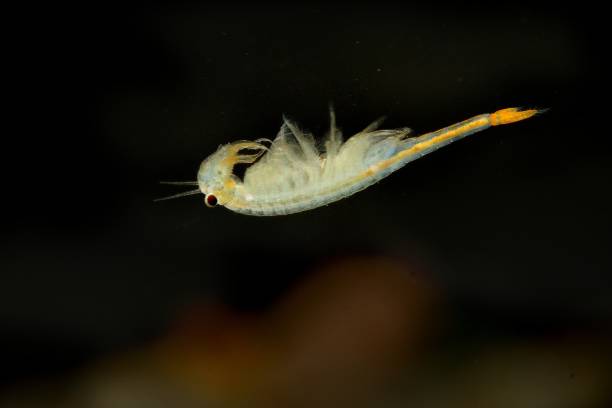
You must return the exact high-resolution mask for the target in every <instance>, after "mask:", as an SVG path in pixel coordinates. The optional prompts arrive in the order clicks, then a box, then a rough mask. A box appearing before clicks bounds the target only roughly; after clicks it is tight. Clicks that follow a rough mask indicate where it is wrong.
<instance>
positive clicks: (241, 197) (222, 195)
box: [173, 108, 538, 216]
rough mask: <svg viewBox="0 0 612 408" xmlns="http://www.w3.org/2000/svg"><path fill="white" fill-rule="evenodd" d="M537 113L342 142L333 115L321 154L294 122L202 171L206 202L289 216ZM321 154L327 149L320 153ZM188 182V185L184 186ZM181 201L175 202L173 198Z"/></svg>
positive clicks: (369, 131) (220, 153)
mask: <svg viewBox="0 0 612 408" xmlns="http://www.w3.org/2000/svg"><path fill="white" fill-rule="evenodd" d="M536 113H538V111H537V110H519V109H517V108H508V109H502V110H499V111H497V112H495V113H492V114H482V115H478V116H475V117H473V118H471V119H468V120H465V121H463V122H460V123H457V124H454V125H451V126H449V127H446V128H443V129H440V130H438V131H435V132H431V133H427V134H424V135H422V136H418V137H410V136H409V135H410V129H408V128H403V129H393V130H377V128H378V125H379V124H380V121H377V122H374V123H373V124H371V125H370V126H368V127H367V128H366V129H364V130H363V131H361V132H359V133H358V134H356V135H354V136H352V137H351V138H349V139H348V140H347V141H346V142H343V140H342V135H341V133H340V131H339V130H338V129H337V128H336V124H335V115H334V113H333V111H330V117H331V126H330V131H329V133H328V135H327V137H326V138H325V140H324V146H323V148H322V149H318V148H317V147H316V144H315V141H314V138H313V137H312V135H310V134H308V133H305V132H303V131H302V130H300V129H299V128H298V126H297V125H296V124H294V123H292V122H291V121H288V120H287V119H285V120H284V124H283V126H282V127H281V129H280V132H279V134H278V136H277V137H276V139H275V140H274V141H269V140H267V142H269V144H270V146H267V145H266V144H267V143H265V144H264V141H265V140H266V139H260V140H257V141H238V142H234V143H230V144H228V145H224V146H221V147H220V148H219V150H217V152H215V153H214V154H212V155H211V156H209V157H208V158H207V159H206V160H204V161H203V162H202V164H201V166H200V170H199V172H198V180H197V182H195V183H193V182H188V183H190V184H196V183H197V185H198V187H199V189H198V190H195V191H192V192H187V193H183V194H179V195H178V196H180V195H187V194H194V193H198V192H202V193H203V194H205V195H206V197H205V202H206V204H207V205H209V206H212V205H216V204H220V205H223V206H225V207H227V208H228V209H230V210H232V211H235V212H238V213H242V214H247V215H258V216H272V215H285V214H292V213H297V212H301V211H306V210H310V209H313V208H317V207H320V206H322V205H326V204H329V203H332V202H334V201H338V200H340V199H342V198H345V197H348V196H350V195H352V194H354V193H356V192H358V191H360V190H363V189H365V188H367V187H368V186H370V185H372V184H374V183H376V182H377V181H379V180H381V179H383V178H384V177H386V176H388V175H389V174H391V173H393V172H394V171H396V170H398V169H399V168H401V167H403V166H405V165H406V164H407V163H409V162H411V161H413V160H416V159H418V158H419V157H422V156H424V155H426V154H428V153H430V152H432V151H434V150H436V149H439V148H440V147H443V146H446V145H447V144H449V143H451V142H453V141H455V140H459V139H461V138H463V137H466V136H468V135H470V134H473V133H476V132H479V131H482V130H485V129H487V128H489V127H491V126H496V125H503V124H508V123H513V122H517V121H520V120H523V119H527V118H529V117H531V116H533V115H535V114H536ZM320 150H322V151H320ZM236 163H251V164H252V165H251V166H250V167H249V168H248V169H247V170H246V172H245V176H244V180H240V179H238V177H236V176H235V175H234V174H233V167H234V165H235V164H236ZM185 184H187V183H185ZM173 197H174V196H173Z"/></svg>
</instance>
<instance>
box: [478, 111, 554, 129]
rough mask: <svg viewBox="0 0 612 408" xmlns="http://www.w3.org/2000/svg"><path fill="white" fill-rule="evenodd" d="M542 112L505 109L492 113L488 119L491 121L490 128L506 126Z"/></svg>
mask: <svg viewBox="0 0 612 408" xmlns="http://www.w3.org/2000/svg"><path fill="white" fill-rule="evenodd" d="M542 112H544V110H539V109H527V110H520V108H507V109H501V110H498V111H497V112H495V113H492V114H491V115H490V117H489V120H490V121H491V126H497V125H506V124H508V123H513V122H518V121H520V120H523V119H527V118H530V117H532V116H533V115H535V114H537V113H542Z"/></svg>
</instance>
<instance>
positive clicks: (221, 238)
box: [0, 2, 612, 382]
mask: <svg viewBox="0 0 612 408" xmlns="http://www.w3.org/2000/svg"><path fill="white" fill-rule="evenodd" d="M581 9H584V8H581ZM600 23H601V20H600V18H599V17H598V13H597V12H596V10H593V9H589V10H587V11H582V12H577V11H576V10H575V8H574V7H571V8H570V7H569V6H568V7H563V6H556V7H554V8H551V7H544V6H537V5H519V4H514V3H512V4H502V5H495V4H486V5H485V4H482V5H479V6H474V7H458V6H448V5H435V6H434V5H431V6H428V7H415V6H408V5H401V4H393V3H371V4H334V5H324V4H299V5H290V4H259V5H248V4H242V3H220V4H216V5H207V4H197V3H182V2H168V4H165V3H155V4H148V5H129V6H126V5H109V4H106V3H98V4H96V3H93V4H88V5H86V6H74V5H70V6H68V5H64V6H61V7H60V6H54V8H53V9H48V10H36V11H31V12H30V13H26V17H24V18H23V20H22V21H20V24H19V25H20V30H18V31H16V33H15V36H14V40H15V41H14V44H15V45H17V47H16V48H17V49H18V51H19V57H18V58H17V62H18V66H21V67H22V68H20V69H21V70H22V72H21V74H24V75H23V77H22V76H19V77H17V76H16V77H15V78H7V81H9V82H12V85H16V86H17V87H18V88H19V89H20V92H19V97H17V98H16V99H15V100H14V101H13V105H16V106H17V107H23V108H24V109H23V116H19V117H18V121H19V130H18V131H15V133H14V135H13V136H10V137H9V135H7V137H6V140H7V142H8V143H9V144H10V145H11V147H12V144H13V143H15V144H16V147H17V149H14V150H13V149H9V147H8V145H5V146H7V147H6V149H5V150H4V153H5V154H4V158H3V164H4V165H5V166H6V171H5V174H4V175H5V178H6V179H7V182H6V189H5V191H4V193H3V197H4V200H3V201H4V204H5V206H6V211H5V217H4V218H5V220H4V222H3V224H4V228H3V230H4V232H3V233H2V260H1V269H2V272H1V274H0V353H1V355H2V361H3V370H2V376H3V377H4V378H3V382H13V381H14V380H16V379H24V378H25V379H27V378H31V377H37V376H39V375H41V374H43V375H54V374H56V373H62V372H64V370H66V369H67V368H71V367H75V366H78V365H80V364H84V363H87V362H88V361H90V360H92V359H94V358H96V357H98V356H100V355H101V354H104V353H108V352H111V351H116V350H119V351H120V350H124V349H126V348H129V347H132V346H134V345H138V344H141V343H143V342H146V341H148V340H150V339H151V338H155V337H156V336H157V335H158V334H159V333H161V332H163V331H164V330H165V328H166V326H167V325H168V322H170V321H172V320H173V318H174V317H175V316H176V315H177V314H178V313H179V311H180V310H181V309H182V308H183V307H185V306H186V305H188V304H190V303H191V302H194V301H197V300H199V299H202V298H205V299H208V298H210V299H215V300H216V301H217V302H221V303H223V304H226V305H228V306H229V307H230V308H233V309H235V310H237V311H241V312H248V313H255V314H256V313H259V312H261V311H263V310H265V309H266V308H268V307H269V306H270V305H272V304H274V302H275V300H276V299H278V298H279V296H282V294H283V293H285V292H286V291H287V290H288V288H290V287H292V286H293V285H296V284H299V282H300V279H302V278H303V277H304V275H305V274H307V273H308V271H309V270H310V268H311V267H312V266H313V265H316V264H318V263H320V262H323V261H324V260H325V259H329V258H331V257H335V256H343V255H351V254H363V253H370V254H380V253H383V254H397V253H399V254H405V253H410V254H411V255H413V256H417V257H423V258H427V259H428V262H429V263H430V264H432V265H434V268H433V269H434V270H435V271H436V272H435V273H436V274H437V275H436V279H437V281H438V282H439V283H440V285H442V286H443V287H445V289H446V293H447V296H448V299H449V302H450V303H451V304H452V305H453V308H454V310H456V311H457V315H458V316H461V317H460V318H458V320H457V321H458V322H464V323H465V325H466V327H470V328H471V329H470V330H472V331H471V332H470V333H472V334H473V333H480V332H486V333H492V332H494V333H498V332H501V333H506V332H510V333H522V334H525V335H530V334H534V333H535V334H537V333H550V332H556V331H563V330H567V329H568V328H579V329H586V330H592V331H595V332H601V333H605V332H609V329H610V325H609V322H610V317H611V315H612V301H611V296H610V295H611V294H612V289H611V287H610V285H611V282H612V278H611V276H610V273H611V268H610V267H611V257H610V254H609V250H610V243H611V239H610V238H611V236H610V235H611V234H610V204H611V201H612V200H611V196H610V177H611V176H612V171H611V162H610V152H609V147H610V142H609V140H610V134H609V125H608V122H609V117H610V115H609V114H608V113H607V112H606V110H607V109H608V107H609V101H607V100H606V98H607V93H606V92H605V91H604V89H603V88H604V85H605V84H606V82H607V78H606V72H604V69H603V67H602V65H601V64H602V61H603V58H604V56H605V54H606V52H605V51H604V48H603V47H604V44H603V42H602V39H603V36H602V34H603V31H604V29H605V27H604V26H602V25H601V24H600ZM17 78H19V79H17ZM22 78H23V79H22ZM330 101H331V102H333V103H334V105H335V106H336V110H337V116H338V122H339V125H340V126H341V127H342V128H343V130H344V131H345V133H346V134H352V133H355V132H356V131H358V130H360V129H361V128H362V127H364V126H365V125H367V124H368V123H369V122H370V121H372V120H373V119H375V118H377V117H378V116H380V115H383V114H384V115H388V120H387V122H386V123H385V126H388V127H402V126H411V127H412V128H413V129H415V131H416V133H422V132H426V131H430V130H435V129H437V128H440V127H443V126H446V125H449V124H452V123H454V122H458V121H460V120H463V119H466V118H468V117H471V116H473V115H476V114H480V113H485V112H492V111H494V110H497V109H499V108H504V107H509V106H524V107H532V106H535V107H549V108H551V109H550V111H548V112H547V113H546V114H544V115H541V116H538V117H536V118H533V119H530V120H528V121H525V122H521V123H518V124H516V125H512V126H507V127H501V128H495V129H491V130H488V131H487V132H485V133H482V134H477V135H475V136H473V137H471V138H469V139H467V140H464V141H461V142H459V143H456V144H453V145H451V146H449V147H447V148H445V149H443V150H441V151H438V152H436V153H434V154H432V155H429V156H427V157H425V158H423V159H421V160H419V161H417V162H414V163H412V164H410V165H409V166H408V167H406V168H404V169H402V170H401V171H400V172H398V173H396V174H393V175H392V176H390V177H389V178H387V179H385V180H384V181H382V182H381V183H379V184H377V185H376V186H373V187H371V188H369V189H368V190H366V191H364V192H361V193H359V194H358V195H356V196H354V197H351V198H349V199H346V200H343V201H340V202H338V203H335V204H333V205H330V206H328V207H324V208H320V209H317V210H314V211H310V212H306V213H302V214H297V215H293V216H287V217H278V218H256V217H246V216H241V215H237V214H234V213H231V212H230V211H227V210H225V209H223V208H218V209H214V210H210V209H207V208H206V207H205V206H204V204H203V202H202V198H201V197H197V198H195V197H190V198H185V199H181V200H176V201H168V202H163V203H153V202H152V200H153V199H154V198H157V197H160V196H164V195H168V194H172V193H174V192H175V190H174V189H170V188H167V187H166V186H159V185H158V184H157V182H158V181H159V180H168V179H169V180H193V179H195V173H196V171H197V167H198V165H199V162H200V161H201V160H202V159H204V158H205V157H206V156H207V155H208V154H210V153H211V152H213V151H214V150H215V149H216V147H217V146H218V145H219V144H222V143H227V142H230V141H233V140H237V139H256V138H260V137H272V136H274V135H275V132H276V131H277V129H278V127H279V126H280V123H281V114H283V113H285V114H287V115H289V116H290V117H292V118H295V119H296V120H298V121H299V123H301V124H302V125H303V126H304V127H306V128H307V129H310V130H312V131H313V132H315V133H316V134H318V135H322V134H323V133H324V132H325V129H326V126H327V104H328V102H330ZM458 325H461V323H458ZM458 332H459V333H462V334H465V332H462V331H461V330H459V331H458ZM468 335H469V334H468Z"/></svg>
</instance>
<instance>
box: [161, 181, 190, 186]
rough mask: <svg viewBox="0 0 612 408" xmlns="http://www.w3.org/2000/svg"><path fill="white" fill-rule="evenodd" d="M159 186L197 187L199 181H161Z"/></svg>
mask: <svg viewBox="0 0 612 408" xmlns="http://www.w3.org/2000/svg"><path fill="white" fill-rule="evenodd" d="M159 184H169V185H171V186H197V185H198V182H197V181H160V182H159Z"/></svg>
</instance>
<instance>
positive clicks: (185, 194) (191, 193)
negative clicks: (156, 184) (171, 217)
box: [153, 188, 201, 201]
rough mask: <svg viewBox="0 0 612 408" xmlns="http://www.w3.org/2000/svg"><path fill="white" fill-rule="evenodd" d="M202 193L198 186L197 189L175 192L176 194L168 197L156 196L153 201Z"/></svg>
mask: <svg viewBox="0 0 612 408" xmlns="http://www.w3.org/2000/svg"><path fill="white" fill-rule="evenodd" d="M200 193H201V191H200V189H199V188H198V189H196V190H190V191H185V192H184V193H178V194H174V195H171V196H168V197H162V198H156V199H155V200H153V201H165V200H172V199H173V198H179V197H185V196H190V195H194V194H200Z"/></svg>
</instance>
